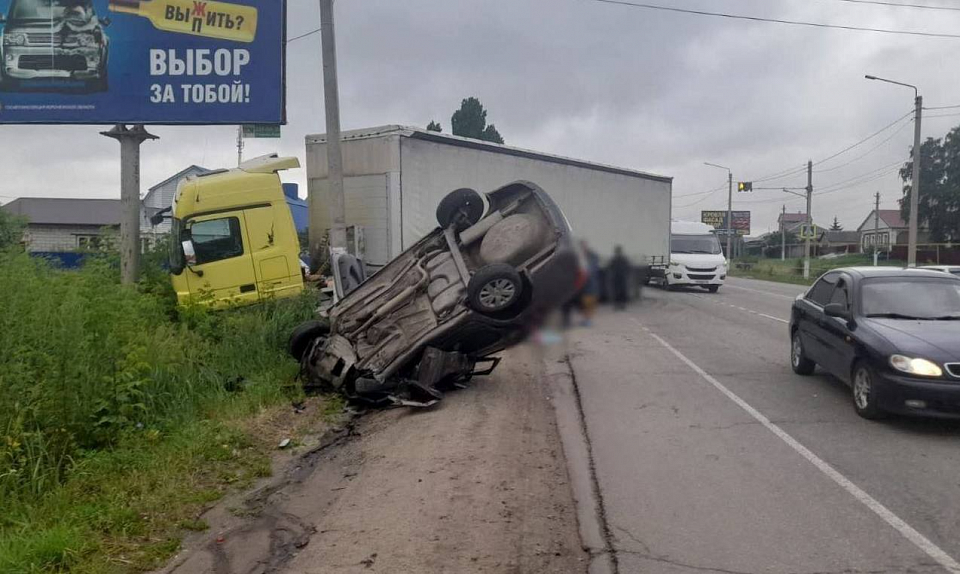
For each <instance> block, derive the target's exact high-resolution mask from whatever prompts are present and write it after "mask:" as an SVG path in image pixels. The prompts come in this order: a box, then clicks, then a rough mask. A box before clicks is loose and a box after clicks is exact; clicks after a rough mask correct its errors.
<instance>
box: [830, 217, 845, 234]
mask: <svg viewBox="0 0 960 574" xmlns="http://www.w3.org/2000/svg"><path fill="white" fill-rule="evenodd" d="M830 231H843V226H842V225H840V220H838V219H837V216H836V215H834V216H833V225H831V226H830Z"/></svg>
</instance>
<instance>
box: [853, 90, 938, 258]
mask: <svg viewBox="0 0 960 574" xmlns="http://www.w3.org/2000/svg"><path fill="white" fill-rule="evenodd" d="M864 77H865V78H866V79H868V80H876V81H878V82H886V83H888V84H896V85H898V86H904V87H906V88H913V96H914V98H913V101H914V105H915V106H916V111H915V112H914V122H913V123H914V126H913V177H912V178H911V179H912V180H913V182H912V186H911V188H910V231H909V232H908V240H907V267H916V266H917V228H918V227H919V221H920V213H919V212H920V119H921V115H922V114H923V96H921V95H920V90H919V89H917V87H916V86H914V85H912V84H905V83H903V82H895V81H893V80H888V79H886V78H878V77H877V76H870V75H867V76H864Z"/></svg>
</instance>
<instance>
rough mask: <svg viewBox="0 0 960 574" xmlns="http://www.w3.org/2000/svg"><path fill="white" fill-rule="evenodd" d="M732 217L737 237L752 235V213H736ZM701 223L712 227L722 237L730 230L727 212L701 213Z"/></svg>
mask: <svg viewBox="0 0 960 574" xmlns="http://www.w3.org/2000/svg"><path fill="white" fill-rule="evenodd" d="M732 215H733V230H734V232H735V233H736V234H737V235H750V212H749V211H734V212H733V213H732ZM700 221H701V222H702V223H706V224H707V225H712V226H713V228H714V229H716V230H717V231H718V232H719V234H720V235H725V230H726V229H729V226H728V225H727V212H726V211H701V212H700Z"/></svg>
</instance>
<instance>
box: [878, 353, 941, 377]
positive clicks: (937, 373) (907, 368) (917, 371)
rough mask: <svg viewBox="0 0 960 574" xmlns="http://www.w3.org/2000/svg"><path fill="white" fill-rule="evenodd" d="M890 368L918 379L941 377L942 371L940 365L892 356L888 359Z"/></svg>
mask: <svg viewBox="0 0 960 574" xmlns="http://www.w3.org/2000/svg"><path fill="white" fill-rule="evenodd" d="M890 366H891V367H893V368H894V369H896V370H898V371H900V372H901V373H907V374H909V375H917V376H920V377H942V376H943V369H941V368H940V365H938V364H936V363H934V362H933V361H928V360H926V359H914V358H911V357H905V356H903V355H893V356H891V357H890Z"/></svg>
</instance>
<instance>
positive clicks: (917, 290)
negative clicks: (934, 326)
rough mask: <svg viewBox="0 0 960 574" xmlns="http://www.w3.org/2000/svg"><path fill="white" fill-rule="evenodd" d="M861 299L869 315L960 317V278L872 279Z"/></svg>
mask: <svg viewBox="0 0 960 574" xmlns="http://www.w3.org/2000/svg"><path fill="white" fill-rule="evenodd" d="M861 300H862V304H861V306H862V311H863V314H864V315H866V316H867V317H876V318H888V319H913V320H915V319H921V320H934V319H939V320H951V319H956V320H960V281H957V280H955V279H943V280H941V279H926V278H924V279H915V278H903V277H897V278H888V279H869V280H867V281H865V282H864V283H863V287H862V289H861Z"/></svg>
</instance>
